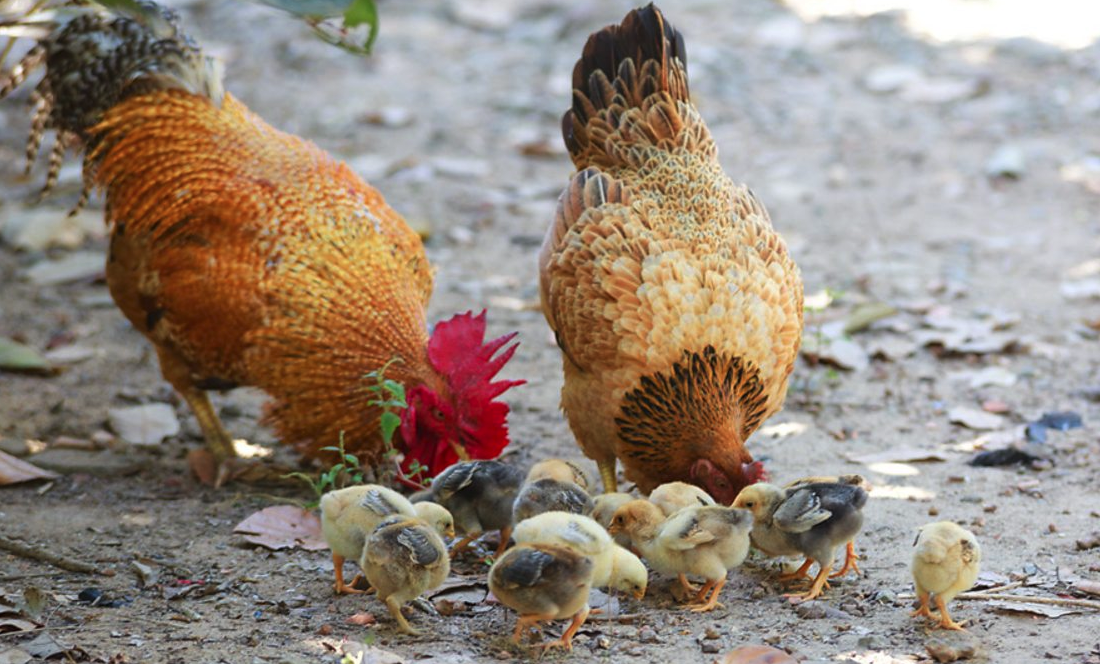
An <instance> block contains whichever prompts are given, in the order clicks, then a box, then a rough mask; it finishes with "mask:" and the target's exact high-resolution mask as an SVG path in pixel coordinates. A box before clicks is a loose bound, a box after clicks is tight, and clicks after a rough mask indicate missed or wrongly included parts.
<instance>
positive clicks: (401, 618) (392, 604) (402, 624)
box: [386, 595, 420, 636]
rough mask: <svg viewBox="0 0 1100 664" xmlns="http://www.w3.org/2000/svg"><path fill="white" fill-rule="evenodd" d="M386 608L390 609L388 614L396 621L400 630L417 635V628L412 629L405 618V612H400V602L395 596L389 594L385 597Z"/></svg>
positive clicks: (418, 632)
mask: <svg viewBox="0 0 1100 664" xmlns="http://www.w3.org/2000/svg"><path fill="white" fill-rule="evenodd" d="M386 608H388V609H389V610H390V615H392V616H393V619H394V620H396V621H397V625H398V627H399V628H400V629H401V631H402V632H404V633H406V634H412V635H414V636H415V635H417V634H420V631H419V630H416V629H413V627H412V625H410V624H409V621H408V620H405V614H403V613H401V602H398V601H397V598H396V597H394V596H393V595H390V596H389V597H387V598H386Z"/></svg>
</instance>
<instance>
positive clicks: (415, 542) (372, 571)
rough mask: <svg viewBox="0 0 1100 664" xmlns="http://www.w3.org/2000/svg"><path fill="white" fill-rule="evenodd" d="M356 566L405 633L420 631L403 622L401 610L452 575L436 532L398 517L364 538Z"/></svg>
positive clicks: (419, 521)
mask: <svg viewBox="0 0 1100 664" xmlns="http://www.w3.org/2000/svg"><path fill="white" fill-rule="evenodd" d="M359 566H360V567H362V568H363V573H364V574H366V576H367V581H369V582H370V584H371V586H373V587H374V588H375V589H376V590H377V591H378V599H380V600H382V601H383V602H385V603H386V607H387V608H389V610H390V614H391V615H393V617H394V620H396V621H397V624H398V625H400V627H401V631H402V632H405V633H406V634H419V632H418V631H417V630H415V629H413V628H412V627H411V626H410V625H409V622H408V621H407V620H405V616H404V615H402V614H401V607H402V606H404V604H405V603H406V602H408V601H409V600H411V599H414V598H416V597H419V596H420V595H421V593H423V592H425V591H428V590H432V589H434V588H438V587H439V586H441V585H443V582H444V581H446V580H447V575H448V574H450V573H451V561H450V558H448V557H447V547H446V546H445V545H444V544H443V539H442V538H441V537H440V536H439V533H437V532H436V531H435V529H433V528H432V527H431V526H429V525H428V524H427V523H425V522H423V521H421V520H420V519H417V518H408V517H406V516H404V515H400V514H397V515H394V516H391V517H387V518H386V519H385V520H384V521H383V522H382V523H381V524H379V526H378V528H376V529H375V530H374V532H373V533H371V535H370V537H368V538H367V545H366V546H365V547H364V548H363V556H362V558H360V559H359Z"/></svg>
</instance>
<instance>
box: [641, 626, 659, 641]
mask: <svg viewBox="0 0 1100 664" xmlns="http://www.w3.org/2000/svg"><path fill="white" fill-rule="evenodd" d="M658 642H659V639H658V638H657V631H656V630H654V629H653V628H652V627H643V628H641V629H639V630H638V643H658Z"/></svg>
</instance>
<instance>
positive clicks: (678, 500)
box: [649, 482, 717, 516]
mask: <svg viewBox="0 0 1100 664" xmlns="http://www.w3.org/2000/svg"><path fill="white" fill-rule="evenodd" d="M649 502H651V503H653V504H654V505H656V506H657V507H659V508H661V511H662V512H664V514H665V516H672V515H673V514H674V513H676V512H679V511H680V510H682V509H683V508H685V507H708V506H710V505H716V504H717V503H715V502H714V498H711V497H710V494H709V493H707V492H706V491H703V490H702V489H700V488H699V487H697V486H695V485H694V484H688V483H687V482H666V483H664V484H662V485H660V486H658V487H657V488H656V489H654V490H653V491H651V492H650V494H649Z"/></svg>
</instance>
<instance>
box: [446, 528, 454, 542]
mask: <svg viewBox="0 0 1100 664" xmlns="http://www.w3.org/2000/svg"><path fill="white" fill-rule="evenodd" d="M444 534H445V535H446V536H447V539H452V540H453V539H454V538H455V529H454V528H453V527H452V528H448V529H447V532H446V533H444Z"/></svg>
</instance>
